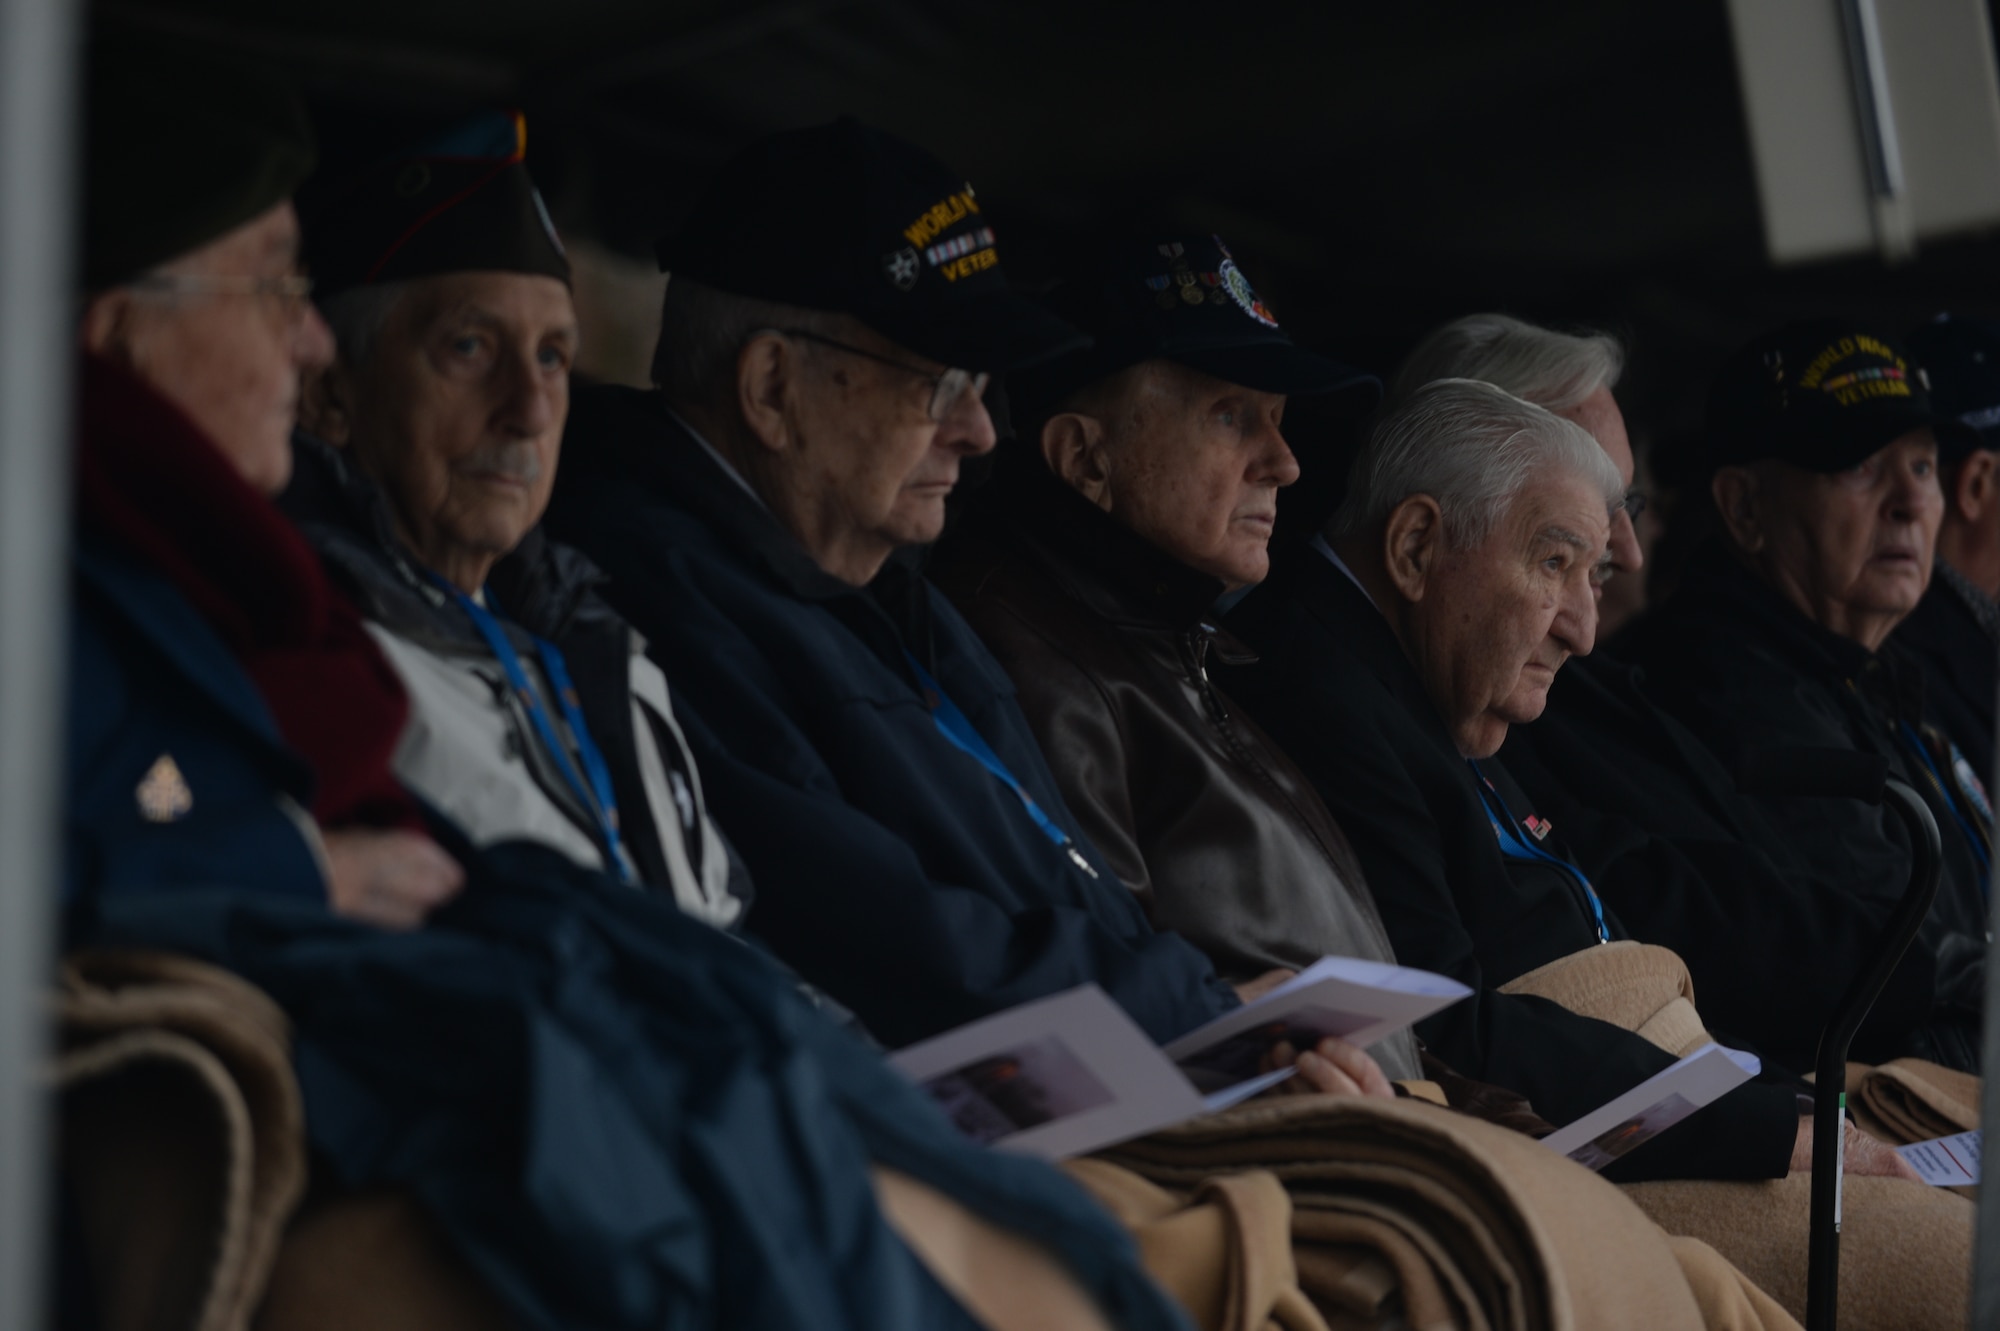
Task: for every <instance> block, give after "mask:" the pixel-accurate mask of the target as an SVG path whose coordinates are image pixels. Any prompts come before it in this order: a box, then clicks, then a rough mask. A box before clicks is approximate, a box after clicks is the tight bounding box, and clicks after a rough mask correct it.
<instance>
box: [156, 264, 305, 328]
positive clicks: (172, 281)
mask: <svg viewBox="0 0 2000 1331" xmlns="http://www.w3.org/2000/svg"><path fill="white" fill-rule="evenodd" d="M129 285H130V286H132V287H133V288H134V289H136V290H139V291H157V292H160V293H162V294H165V295H177V296H276V297H277V298H278V311H279V313H281V314H283V315H284V317H285V321H286V322H287V323H290V322H292V321H294V320H296V319H298V318H299V316H300V315H302V314H304V313H305V312H306V303H307V302H308V301H309V300H311V299H312V292H313V280H312V279H311V278H310V277H307V276H306V275H305V274H304V273H284V274H281V275H279V276H277V277H259V276H257V275H255V274H252V273H148V274H146V275H145V276H144V277H140V278H136V279H134V280H133V281H132V282H131V283H130V284H129Z"/></svg>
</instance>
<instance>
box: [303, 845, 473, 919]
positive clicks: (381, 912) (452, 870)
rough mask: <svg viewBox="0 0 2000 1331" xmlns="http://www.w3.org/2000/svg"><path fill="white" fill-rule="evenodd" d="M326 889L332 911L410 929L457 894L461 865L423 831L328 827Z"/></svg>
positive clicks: (462, 875)
mask: <svg viewBox="0 0 2000 1331" xmlns="http://www.w3.org/2000/svg"><path fill="white" fill-rule="evenodd" d="M324 840H325V843H326V859H327V867H328V869H329V872H330V877H331V881H330V882H328V884H327V895H328V896H329V897H330V898H331V899H332V901H333V909H334V911H335V913H337V914H340V915H345V916H347V917H348V918H349V919H354V920H362V921H364V922H366V923H368V924H373V925H378V926H380V927H381V928H384V929H414V928H416V927H417V926H418V925H420V924H422V923H423V922H424V917H425V916H427V915H429V914H430V913H431V912H432V911H434V910H436V909H437V908H438V907H439V906H442V905H443V904H444V903H445V902H447V901H449V900H451V899H452V898H453V897H455V896H457V895H458V892H459V889H460V888H462V887H464V886H465V870H464V869H461V868H460V867H459V865H458V861H457V860H454V859H453V858H452V857H451V856H449V855H447V854H445V853H444V851H443V850H441V849H439V848H438V844H437V843H436V842H435V841H432V840H431V839H430V838H429V837H427V836H420V835H418V834H417V833H415V832H377V831H369V830H359V829H353V830H348V831H341V832H328V833H326V834H325V836H324Z"/></svg>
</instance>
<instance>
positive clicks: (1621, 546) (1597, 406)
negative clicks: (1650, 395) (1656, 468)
mask: <svg viewBox="0 0 2000 1331" xmlns="http://www.w3.org/2000/svg"><path fill="white" fill-rule="evenodd" d="M1558 414H1559V415H1561V416H1562V417H1563V418H1564V419H1565V420H1571V421H1575V422H1576V423H1577V424H1578V425H1581V426H1582V427H1583V428H1584V429H1585V430H1587V431H1589V432H1590V437H1591V438H1592V439H1595V440H1596V441H1597V445H1598V447H1600V448H1602V449H1603V450H1604V454H1605V456H1606V457H1608V458H1610V459H1611V464H1612V465H1613V466H1615V467H1617V468H1618V479H1619V480H1621V481H1623V482H1624V483H1625V488H1626V489H1628V490H1629V489H1631V488H1632V473H1633V470H1634V468H1635V467H1636V466H1637V463H1636V462H1635V460H1634V459H1633V457H1632V440H1631V437H1630V436H1629V435H1627V434H1626V433H1625V414H1624V413H1623V412H1621V411H1619V410H1618V401H1617V399H1616V398H1614V397H1612V396H1611V390H1610V389H1608V388H1600V389H1598V390H1597V391H1596V392H1595V393H1592V394H1591V395H1590V396H1589V397H1587V398H1585V399H1584V400H1583V401H1581V402H1579V403H1577V404H1576V405H1575V406H1574V407H1571V408H1570V409H1569V410H1568V411H1565V412H1560V413H1558ZM1645 564H1646V556H1645V554H1644V552H1643V551H1641V550H1640V548H1639V534H1638V533H1637V532H1635V531H1634V530H1632V516H1631V514H1629V513H1627V512H1626V511H1625V510H1624V509H1622V508H1621V509H1619V510H1617V511H1616V512H1614V513H1613V514H1612V515H1611V568H1612V571H1613V572H1616V573H1628V574H1629V573H1637V572H1638V571H1639V570H1640V569H1641V568H1643V567H1645Z"/></svg>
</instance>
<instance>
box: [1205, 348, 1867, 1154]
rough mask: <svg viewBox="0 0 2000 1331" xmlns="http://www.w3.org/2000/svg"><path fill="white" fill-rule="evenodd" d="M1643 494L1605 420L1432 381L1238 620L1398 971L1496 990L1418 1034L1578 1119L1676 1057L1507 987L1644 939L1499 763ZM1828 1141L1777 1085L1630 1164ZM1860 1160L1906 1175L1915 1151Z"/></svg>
mask: <svg viewBox="0 0 2000 1331" xmlns="http://www.w3.org/2000/svg"><path fill="white" fill-rule="evenodd" d="M1623 494H1624V486H1623V482H1622V480H1621V478H1620V477H1619V475H1618V473H1617V470H1616V469H1615V468H1614V467H1613V466H1612V464H1611V462H1610V460H1609V459H1607V458H1606V457H1605V455H1604V453H1603V451H1602V450H1601V449H1599V448H1598V447H1597V444H1596V443H1595V441H1593V440H1592V439H1591V437H1590V436H1589V435H1588V434H1586V433H1585V432H1584V431H1583V430H1582V429H1581V428H1580V427H1578V426H1576V425H1573V424H1571V423H1569V422H1567V421H1563V420H1561V419H1559V418H1557V417H1555V416H1553V415H1551V414H1549V413H1548V412H1545V411H1543V410H1542V409H1541V408H1539V407H1535V406H1531V405H1529V404H1527V403H1524V402H1520V401H1518V400H1516V399H1514V398H1512V397H1510V396H1508V395H1507V394H1506V393H1503V392H1501V391H1500V390H1499V389H1497V388H1494V387H1492V386H1490V385H1487V384H1480V383H1474V382H1471V381H1468V380H1458V379H1450V380H1443V381H1440V382H1436V383H1432V384H1429V385H1427V386H1425V387H1423V388H1421V389H1419V390H1418V391H1417V392H1416V393H1415V394H1413V395H1412V396H1411V397H1410V398H1409V399H1407V400H1406V401H1405V402H1403V403H1402V404H1401V405H1400V406H1398V407H1396V408H1394V409H1393V410H1392V411H1391V412H1390V413H1389V414H1388V415H1387V416H1386V417H1384V418H1383V420H1382V421H1381V422H1380V423H1379V425H1378V426H1377V428H1376V430H1375V432H1374V434H1373V436H1372V437H1371V439H1370V440H1369V443H1368V445H1367V447H1366V448H1365V449H1364V451H1363V452H1362V454H1361V456H1360V457H1359V458H1358V459H1357V460H1356V462H1355V464H1354V469H1353V472H1352V479H1351V481H1350V485H1349V490H1348V494H1347V497H1346V499H1345V500H1344V502H1343V503H1342V506H1341V508H1340V511H1339V512H1338V513H1336V514H1335V515H1334V518H1333V520H1332V522H1331V523H1330V524H1329V527H1328V537H1327V538H1323V539H1321V540H1318V541H1316V542H1315V543H1314V544H1313V545H1312V546H1311V547H1309V548H1306V549H1302V550H1300V551H1298V552H1297V555H1296V557H1295V558H1291V559H1288V560H1286V561H1285V562H1284V563H1283V564H1281V566H1280V568H1279V570H1278V571H1277V573H1276V574H1275V575H1274V576H1273V578H1272V580H1271V581H1270V582H1268V583H1267V584H1265V585H1264V586H1263V587H1261V588H1259V589H1258V590H1257V591H1255V592H1253V593H1251V595H1250V596H1249V597H1248V598H1247V599H1245V600H1244V601H1243V603H1242V604H1241V605H1239V606H1238V607H1237V608H1236V610H1235V611H1234V612H1233V614H1232V615H1231V616H1230V625H1231V627H1232V628H1234V629H1235V630H1236V631H1237V632H1239V633H1240V634H1241V635H1242V636H1243V637H1244V638H1245V639H1246V640H1247V641H1248V642H1249V643H1250V645H1251V646H1252V647H1253V648H1255V649H1256V650H1257V651H1258V652H1260V653H1261V654H1262V659H1261V660H1260V661H1259V662H1258V663H1257V664H1255V665H1251V666H1247V667H1243V668H1240V669H1234V670H1232V671H1231V672H1230V674H1229V678H1230V679H1231V680H1232V681H1233V686H1232V687H1233V690H1234V691H1235V693H1236V694H1237V696H1238V697H1240V698H1242V700H1243V702H1244V705H1245V706H1247V707H1248V708H1249V709H1250V710H1251V712H1252V713H1253V714H1255V715H1257V716H1258V717H1259V718H1260V720H1261V721H1262V722H1263V724H1264V726H1265V727H1266V728H1267V729H1273V730H1279V729H1280V728H1282V729H1281V730H1280V733H1283V734H1285V735H1286V736H1287V737H1288V738H1289V739H1290V741H1291V744H1290V752H1291V753H1292V755H1293V756H1294V757H1295V758H1296V759H1297V760H1298V761H1299V763H1300V765H1301V766H1302V767H1304V768H1305V770H1306V772H1307V773H1308V774H1309V775H1310V776H1311V778H1312V780H1313V782H1314V784H1315V786H1316V787H1317V788H1318V790H1319V793H1320V795H1321V797H1322V799H1324V800H1325V802H1326V805H1327V807H1328V808H1329V809H1330V810H1331V811H1332V812H1333V814H1334V816H1335V817H1336V818H1337V819H1339V821H1340V824H1341V826H1342V827H1343V828H1345V829H1346V830H1347V833H1348V836H1349V838H1350V839H1351V840H1352V842H1353V844H1354V848H1355V851H1356V853H1357V855H1358V856H1359V857H1360V860H1361V864H1362V867H1363V868H1364V870H1365V871H1366V872H1367V875H1368V883H1369V886H1370V888H1371V889H1372V890H1373V892H1374V894H1375V900H1376V902H1377V904H1378V905H1379V906H1380V908H1381V912H1382V918H1383V921H1384V923H1385V924H1386V925H1387V927H1388V931H1389V937H1390V940H1391V941H1392V942H1393V943H1394V944H1395V947H1396V955H1397V957H1398V959H1399V960H1401V961H1402V962H1404V963H1405V964H1407V965H1413V966H1421V967H1424V968H1425V969H1428V970H1434V971H1437V972H1440V973H1442V974H1445V975H1450V976H1452V977H1454V978H1456V979H1458V980H1459V981H1461V982H1462V983H1464V984H1466V985H1468V986H1470V987H1471V988H1472V989H1473V990H1474V991H1475V992H1474V996H1473V997H1472V998H1470V999H1467V1000H1466V1001H1465V1002H1463V1003H1459V1004H1455V1005H1454V1006H1452V1007H1450V1008H1447V1009H1445V1010H1444V1011H1443V1012H1440V1013H1438V1014H1437V1015H1436V1016H1434V1017H1431V1018H1429V1019H1428V1020H1427V1021H1425V1022H1422V1023H1420V1024H1419V1027H1418V1034H1419V1035H1420V1036H1422V1038H1423V1039H1424V1041H1425V1043H1426V1044H1427V1045H1428V1046H1429V1047H1430V1049H1431V1050H1432V1051H1433V1052H1435V1053H1436V1054H1437V1055H1438V1057H1440V1058H1442V1059H1444V1060H1445V1061H1446V1062H1447V1063H1450V1064H1451V1065H1452V1066H1453V1067H1455V1068H1457V1069H1458V1070H1459V1071H1460V1072H1461V1073H1464V1074H1465V1075H1467V1076H1472V1077H1478V1078H1480V1079H1482V1080H1485V1081H1490V1082H1494V1083H1497V1084H1498V1085H1501V1086H1504V1087H1507V1088H1508V1089H1511V1090H1513V1091H1516V1092H1518V1093H1520V1094H1523V1095H1526V1096H1527V1097H1528V1098H1529V1100H1530V1101H1532V1102H1533V1103H1534V1105H1535V1107H1536V1109H1537V1110H1538V1111H1539V1112H1540V1113H1542V1114H1543V1115H1545V1116H1546V1117H1548V1118H1550V1119H1551V1120H1553V1121H1556V1122H1559V1123H1566V1122H1569V1121H1571V1120H1572V1119H1575V1118H1577V1117H1580V1116H1581V1115H1583V1114H1584V1113H1587V1112H1589V1111H1590V1110H1593V1109H1595V1108H1597V1107H1598V1106H1600V1105H1602V1104H1603V1103H1604V1102H1605V1101H1607V1100H1609V1099H1611V1098H1612V1097H1614V1096H1615V1095H1617V1094H1619V1093H1621V1092H1623V1091H1625V1090H1628V1089H1630V1088H1631V1087H1632V1086H1634V1085H1636V1084H1638V1083H1639V1082H1641V1081H1643V1080H1645V1079H1646V1078H1647V1077H1650V1076H1652V1075H1653V1074H1655V1073H1657V1072H1659V1071H1660V1070H1661V1069H1663V1068H1665V1067H1666V1066H1668V1065H1669V1064H1670V1063H1672V1062H1673V1061H1674V1059H1673V1056H1672V1055H1671V1054H1668V1053H1666V1052H1665V1051H1664V1050H1662V1049H1660V1048H1658V1047H1657V1046H1655V1045H1653V1044H1652V1043H1651V1042H1649V1041H1648V1040H1646V1039H1644V1038H1642V1037H1641V1036H1638V1035H1635V1034H1632V1033H1630V1032H1627V1031H1625V1030H1622V1029H1619V1028H1617V1027H1615V1026H1611V1025H1609V1024H1606V1023H1604V1022H1601V1021H1597V1020H1594V1019H1592V1018H1589V1017H1584V1016H1579V1015H1577V1014H1574V1013H1572V1012H1570V1011H1568V1010H1567V1009H1565V1008H1562V1007H1559V1006H1557V1005H1556V1004H1555V1003H1552V1002H1549V1001H1547V1000H1546V999H1543V998H1539V997H1534V996H1529V995H1513V994H1505V993H1500V992H1497V989H1498V987H1499V986H1501V985H1503V984H1505V983H1506V982H1508V981H1511V980H1513V979H1516V978H1517V977H1519V976H1522V975H1524V974H1526V973H1527V972H1529V971H1532V970H1534V969H1536V968H1537V967H1540V966H1542V965H1544V964H1546V963H1548V962H1551V961H1554V960H1556V959H1558V958H1560V957H1563V956H1566V955H1568V954H1570V953H1573V952H1578V951H1582V950H1585V949H1588V948H1590V947H1592V946H1593V945H1595V944H1596V943H1599V942H1603V941H1609V940H1611V939H1613V938H1619V937H1623V936H1624V935H1623V929H1622V927H1621V926H1620V925H1619V923H1618V918H1617V915H1616V914H1615V913H1614V912H1613V911H1611V910H1609V909H1607V908H1606V906H1605V905H1604V903H1603V901H1602V900H1601V899H1600V898H1599V896H1598V894H1597V892H1596V891H1595V889H1594V888H1593V886H1592V884H1591V882H1590V881H1589V879H1588V878H1587V877H1586V876H1585V875H1583V874H1582V873H1580V872H1579V871H1578V870H1577V868H1576V866H1575V865H1574V864H1573V863H1571V862H1569V861H1568V860H1567V859H1565V857H1564V856H1563V855H1562V854H1561V853H1560V849H1559V847H1558V846H1557V845H1556V843H1554V842H1551V841H1550V840H1549V839H1548V829H1547V828H1546V826H1545V825H1544V824H1542V823H1541V821H1540V820H1539V819H1538V818H1536V817H1535V815H1534V813H1533V812H1532V810H1531V808H1530V807H1529V806H1528V805H1527V803H1526V801H1525V799H1524V797H1523V796H1522V794H1521V792H1520V791H1519V789H1518V788H1517V787H1515V786H1514V784H1513V782H1512V781H1511V780H1510V779H1509V778H1508V775H1507V773H1506V771H1505V769H1504V768H1502V767H1501V766H1500V765H1499V764H1498V763H1496V762H1494V761H1493V754H1494V753H1495V751H1496V750H1498V749H1499V747H1500V745H1501V742H1502V741H1503V740H1504V739H1505V738H1506V735H1507V730H1508V727H1509V726H1510V725H1513V724H1517V723H1522V722H1527V721H1531V720H1533V719H1534V718H1535V716H1536V714H1537V713H1539V712H1540V710H1541V706H1542V700H1543V695H1544V694H1545V693H1546V692H1547V690H1548V687H1549V685H1550V684H1551V683H1552V682H1553V681H1554V678H1555V674H1556V671H1557V670H1558V669H1560V668H1561V666H1562V664H1563V662H1564V661H1565V660H1566V659H1568V658H1569V657H1571V656H1574V655H1581V654H1584V653H1586V652H1588V651H1589V650H1590V648H1591V644H1592V640H1593V637H1594V634H1595V630H1596V618H1597V614H1596V600H1595V597H1594V596H1593V595H1592V582H1593V580H1594V579H1595V578H1596V577H1597V576H1598V574H1599V572H1600V569H1601V567H1602V564H1603V561H1604V560H1605V559H1606V558H1607V550H1606V543H1607V540H1608V537H1609V534H1610V513H1611V510H1612V509H1613V508H1615V507H1616V505H1617V504H1618V503H1619V502H1620V500H1621V499H1622V498H1623ZM1811 1129H1812V1121H1811V1119H1810V1118H1802V1117H1801V1116H1800V1114H1799V1112H1798V1106H1797V1098H1796V1094H1795V1090H1794V1088H1793V1087H1792V1086H1790V1085H1780V1084H1776V1083H1775V1082H1761V1081H1760V1082H1754V1083H1751V1084H1749V1085H1746V1086H1743V1087H1739V1088H1738V1089H1737V1090H1735V1091H1733V1092H1731V1093H1730V1094H1729V1095H1727V1096H1725V1097H1723V1098H1722V1099H1721V1100H1720V1101H1718V1102H1716V1103H1715V1104H1713V1105H1711V1106H1710V1107H1709V1108H1707V1109H1705V1110H1703V1111H1702V1112H1701V1113H1699V1114H1697V1115H1695V1116H1694V1117H1693V1118H1691V1119H1689V1120H1688V1121H1687V1122H1686V1123H1683V1124H1681V1125H1679V1126H1677V1127H1675V1128H1673V1129H1670V1130H1669V1131H1668V1132H1666V1133H1663V1134H1662V1135H1661V1136H1660V1137H1659V1138H1657V1139H1655V1140H1654V1141H1652V1142H1650V1143H1648V1144H1647V1145H1645V1146H1643V1147H1641V1148H1640V1149H1639V1150H1637V1151H1635V1152H1634V1153H1633V1154H1632V1155H1631V1156H1629V1157H1628V1158H1627V1159H1626V1160H1625V1161H1621V1162H1620V1163H1619V1165H1614V1166H1613V1167H1612V1168H1613V1169H1614V1170H1618V1171H1620V1176H1622V1177H1628V1178H1631V1177H1640V1176H1644V1177H1651V1178H1669V1177H1681V1178H1711V1179H1729V1178H1743V1179H1753V1178H1777V1177H1782V1176H1783V1175H1784V1174H1785V1173H1786V1172H1787V1171H1788V1169H1790V1168H1793V1167H1798V1168H1804V1167H1805V1166H1806V1164H1807V1163H1808V1162H1809V1161H1810V1159H1811V1151H1810V1146H1811ZM1856 1150H1857V1151H1859V1152H1861V1153H1863V1154H1865V1155H1868V1156H1869V1158H1871V1159H1873V1160H1875V1162H1876V1163H1875V1165H1874V1166H1873V1167H1875V1168H1880V1169H1889V1170H1893V1169H1894V1165H1893V1164H1890V1163H1888V1161H1893V1160H1895V1157H1894V1156H1893V1153H1890V1152H1887V1151H1886V1150H1881V1151H1880V1152H1879V1154H1876V1153H1875V1152H1874V1151H1871V1148H1869V1147H1866V1146H1863V1147H1857V1148H1856ZM1884 1156H1886V1157H1887V1159H1886V1160H1884V1159H1882V1157H1884ZM1862 1167H1867V1166H1862Z"/></svg>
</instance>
